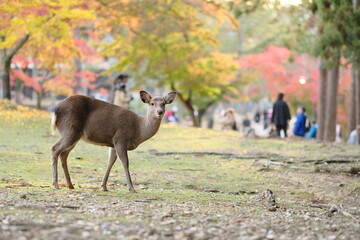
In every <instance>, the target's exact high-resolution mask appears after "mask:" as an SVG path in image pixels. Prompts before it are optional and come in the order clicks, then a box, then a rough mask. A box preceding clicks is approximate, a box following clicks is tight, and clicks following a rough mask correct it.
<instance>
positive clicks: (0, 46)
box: [0, 35, 17, 49]
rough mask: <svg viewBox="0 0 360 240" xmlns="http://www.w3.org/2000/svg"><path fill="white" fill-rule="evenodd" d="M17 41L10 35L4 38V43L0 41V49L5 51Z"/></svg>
mask: <svg viewBox="0 0 360 240" xmlns="http://www.w3.org/2000/svg"><path fill="white" fill-rule="evenodd" d="M16 41H17V38H16V36H14V35H10V36H8V37H5V41H1V42H0V49H4V48H5V49H6V48H10V47H11V46H13V44H14V43H15V42H16Z"/></svg>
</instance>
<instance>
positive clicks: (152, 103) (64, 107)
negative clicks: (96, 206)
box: [51, 91, 176, 192]
mask: <svg viewBox="0 0 360 240" xmlns="http://www.w3.org/2000/svg"><path fill="white" fill-rule="evenodd" d="M175 97H176V93H175V92H170V93H168V94H167V95H166V96H165V97H151V96H150V95H149V94H148V93H147V92H145V91H140V98H141V100H142V101H143V102H144V103H146V104H148V112H147V114H146V116H144V117H141V116H139V115H137V114H136V113H134V112H133V111H131V110H129V109H126V108H122V107H119V106H116V105H114V104H110V103H107V102H104V101H100V100H96V99H93V98H89V97H86V96H72V97H68V98H66V99H65V100H63V101H61V102H60V103H58V104H57V105H56V106H55V108H53V109H52V111H53V112H52V120H51V124H52V126H51V128H52V129H53V130H55V129H56V128H57V129H58V130H59V132H60V135H61V137H60V139H59V141H58V142H57V143H56V144H55V145H54V146H53V147H52V149H51V150H52V161H53V163H52V166H53V184H54V187H55V188H59V185H58V174H57V163H58V157H59V156H60V159H61V164H62V167H63V170H64V173H65V178H66V182H67V185H68V187H69V188H70V189H73V188H74V186H73V184H72V183H71V179H70V174H69V171H68V167H67V157H68V155H69V153H70V151H71V150H72V149H73V148H74V147H75V145H76V143H77V142H78V141H79V140H80V139H83V140H84V141H86V142H88V143H92V144H96V145H100V146H107V147H110V148H111V149H110V152H109V163H108V167H107V170H106V173H105V176H104V179H103V181H102V187H103V189H104V190H105V191H107V187H106V183H107V180H108V177H109V174H110V171H111V168H112V166H113V165H114V163H115V161H116V158H117V156H118V157H119V158H120V159H121V161H122V163H123V166H124V170H125V174H126V180H127V185H128V187H129V190H130V191H131V192H135V189H134V187H133V184H132V181H131V177H130V173H129V160H128V155H127V151H128V150H134V149H135V148H136V147H137V146H138V145H139V144H141V143H142V142H144V141H146V140H147V139H149V138H151V137H152V136H154V135H155V134H156V132H157V131H158V129H159V127H160V123H161V120H162V117H163V116H164V113H165V105H166V104H170V103H172V102H173V101H174V99H175Z"/></svg>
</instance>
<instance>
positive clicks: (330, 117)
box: [324, 63, 339, 142]
mask: <svg viewBox="0 0 360 240" xmlns="http://www.w3.org/2000/svg"><path fill="white" fill-rule="evenodd" d="M328 77H329V81H328V84H327V101H326V118H325V129H324V140H325V141H327V142H334V141H335V139H336V123H337V122H336V111H337V95H338V94H337V93H338V85H339V64H338V63H337V64H335V65H334V66H333V67H332V68H331V69H330V70H329V76H328Z"/></svg>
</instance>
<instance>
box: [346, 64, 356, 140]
mask: <svg viewBox="0 0 360 240" xmlns="http://www.w3.org/2000/svg"><path fill="white" fill-rule="evenodd" d="M357 75H358V74H357V70H356V66H354V64H353V65H352V68H351V83H350V106H349V113H348V132H349V134H350V132H351V131H352V130H354V129H355V127H356V116H357V109H356V107H357V104H356V98H357V97H356V90H357V89H356V86H357V84H356V82H357V79H358V76H357Z"/></svg>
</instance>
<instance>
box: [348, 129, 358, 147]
mask: <svg viewBox="0 0 360 240" xmlns="http://www.w3.org/2000/svg"><path fill="white" fill-rule="evenodd" d="M346 143H347V144H351V145H360V125H358V126H357V127H356V128H355V129H354V130H352V131H351V133H350V135H349V139H348V140H347V142H346Z"/></svg>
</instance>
